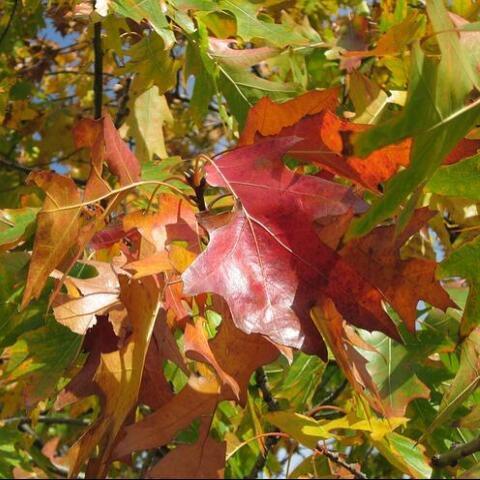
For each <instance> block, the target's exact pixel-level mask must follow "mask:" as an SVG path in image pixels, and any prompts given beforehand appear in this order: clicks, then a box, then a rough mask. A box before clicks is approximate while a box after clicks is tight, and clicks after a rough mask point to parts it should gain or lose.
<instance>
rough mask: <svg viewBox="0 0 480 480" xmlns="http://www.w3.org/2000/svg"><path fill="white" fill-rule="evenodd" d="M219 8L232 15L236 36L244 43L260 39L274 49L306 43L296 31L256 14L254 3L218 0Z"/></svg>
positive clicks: (241, 0) (240, 0)
mask: <svg viewBox="0 0 480 480" xmlns="http://www.w3.org/2000/svg"><path fill="white" fill-rule="evenodd" d="M218 6H219V8H221V9H223V10H226V11H228V12H230V13H232V14H233V15H234V16H235V19H236V20H237V35H238V36H239V37H240V38H242V39H243V40H245V41H250V40H253V39H262V40H265V41H266V42H268V43H270V44H272V45H275V46H276V47H287V46H292V45H302V44H306V43H308V41H307V39H306V38H305V37H303V36H302V35H300V33H299V32H298V31H297V30H294V29H291V28H289V27H288V26H286V25H281V24H277V23H275V22H274V21H273V19H270V18H268V17H265V16H263V18H265V20H262V16H260V15H259V14H258V6H257V5H255V3H253V2H252V3H251V2H246V1H244V0H220V1H219V3H218Z"/></svg>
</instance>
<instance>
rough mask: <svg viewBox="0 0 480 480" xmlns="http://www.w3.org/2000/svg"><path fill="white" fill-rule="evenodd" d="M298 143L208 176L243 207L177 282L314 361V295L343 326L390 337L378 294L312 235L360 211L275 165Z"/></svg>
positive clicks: (278, 144) (259, 147)
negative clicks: (323, 222)
mask: <svg viewBox="0 0 480 480" xmlns="http://www.w3.org/2000/svg"><path fill="white" fill-rule="evenodd" d="M298 141H299V139H298V138H296V137H290V138H287V137H284V138H280V139H272V140H266V141H264V142H260V143H258V144H256V145H253V146H249V147H244V148H239V149H237V150H234V151H232V152H229V153H227V154H225V155H223V156H222V157H220V158H219V159H218V160H217V161H216V162H215V163H214V164H212V165H209V166H208V167H207V180H208V182H209V183H210V184H211V185H213V186H218V187H225V188H228V189H229V190H231V191H232V192H233V193H234V195H235V197H236V198H237V199H238V200H239V204H240V203H241V207H242V208H241V209H239V210H238V211H236V212H235V214H234V215H233V217H232V218H231V219H230V221H229V222H228V223H226V224H225V225H223V226H217V228H211V229H210V244H209V246H208V249H207V250H206V251H205V252H204V253H203V254H202V255H200V256H199V257H198V258H197V260H196V261H195V262H194V263H193V264H192V265H191V267H190V268H189V269H188V270H187V271H186V272H185V273H184V275H183V280H184V282H185V291H186V293H187V294H192V295H194V294H198V293H202V292H206V291H210V292H215V293H218V294H220V295H222V296H223V297H224V298H225V299H226V300H227V302H228V304H229V306H230V309H231V311H232V315H233V318H234V321H235V323H236V324H237V326H238V327H239V328H241V329H242V330H244V331H245V332H247V333H251V332H256V333H260V334H262V335H265V336H267V337H269V338H270V339H271V340H272V341H274V342H276V343H278V344H281V345H286V346H289V347H294V348H300V349H302V350H304V351H306V352H309V353H317V354H319V355H323V356H325V355H326V350H325V346H324V344H323V341H322V340H321V337H320V336H319V334H318V331H317V330H316V329H315V328H314V326H313V324H312V322H311V320H310V318H309V310H310V308H311V307H313V305H314V304H315V301H316V299H317V298H318V295H319V293H320V292H323V293H324V294H326V295H328V296H329V297H331V298H332V299H333V301H334V302H335V304H336V305H337V308H338V309H339V311H340V312H341V313H342V315H344V317H345V318H346V319H348V320H349V321H350V322H351V323H353V324H355V325H357V326H359V327H362V328H366V329H368V330H381V331H383V332H385V333H387V334H389V335H391V336H397V332H396V329H395V327H394V325H393V323H392V322H391V320H390V319H389V317H388V316H387V315H386V313H385V312H384V310H383V308H382V304H381V300H382V294H381V293H380V292H379V291H378V290H377V289H376V288H375V287H373V286H372V285H371V284H370V283H369V282H368V281H366V280H365V279H364V278H362V277H361V276H360V275H359V274H358V273H357V272H356V271H355V269H354V268H352V266H350V265H349V264H348V263H347V262H345V261H344V260H343V259H342V258H341V257H340V256H339V255H338V254H337V253H336V252H335V251H334V250H332V249H331V248H330V247H328V246H327V245H325V244H324V243H323V242H322V241H321V240H320V238H319V236H318V235H317V232H316V230H315V225H314V222H315V221H316V220H319V219H321V218H323V217H326V216H331V215H342V214H345V213H348V212H349V211H353V213H359V212H362V211H364V210H365V204H364V202H363V201H362V200H361V199H360V198H358V197H356V196H355V195H354V194H353V193H352V191H351V190H350V189H348V188H347V187H344V186H342V185H339V184H336V183H333V182H329V181H327V180H323V179H321V178H317V177H309V176H302V175H297V174H295V173H293V172H291V171H290V170H288V169H287V168H286V167H285V166H284V165H283V163H282V160H281V159H282V156H283V155H284V154H285V153H286V152H287V151H288V150H289V149H291V148H292V146H293V145H294V144H295V143H298Z"/></svg>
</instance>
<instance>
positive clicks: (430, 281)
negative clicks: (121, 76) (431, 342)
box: [340, 208, 456, 333]
mask: <svg viewBox="0 0 480 480" xmlns="http://www.w3.org/2000/svg"><path fill="white" fill-rule="evenodd" d="M434 215H435V212H432V211H431V210H429V209H428V208H420V209H418V210H416V211H415V213H414V215H413V216H412V219H411V220H410V222H409V224H408V225H407V227H406V228H405V229H404V230H403V231H402V233H401V234H400V235H396V232H395V225H387V226H380V227H377V228H376V229H374V230H372V231H371V232H370V233H369V234H368V235H367V236H365V237H362V238H359V239H354V240H352V241H351V242H349V243H348V245H346V246H345V247H344V248H343V249H342V250H341V251H340V254H341V255H342V257H343V258H344V259H346V260H347V261H350V262H352V263H353V262H355V265H356V269H357V270H358V271H360V272H361V273H362V275H363V276H364V277H365V278H368V279H369V281H370V282H372V284H373V285H376V286H377V287H378V288H379V289H380V290H381V291H382V293H383V294H384V295H385V298H386V299H387V300H388V302H389V303H390V305H391V306H392V307H393V308H394V309H395V310H396V312H397V313H398V314H399V315H400V317H401V318H402V319H403V321H404V322H405V324H406V326H407V328H408V329H409V330H410V331H411V332H412V333H413V332H414V331H415V319H416V317H417V314H416V311H417V304H418V302H419V301H420V300H425V301H427V302H428V303H430V305H433V306H435V307H438V308H440V309H442V310H446V309H447V308H448V307H455V306H456V305H455V303H454V302H453V301H452V300H451V299H450V297H449V296H448V294H447V292H446V291H445V290H444V289H443V287H442V286H441V285H440V282H439V281H438V280H437V279H436V278H435V269H436V268H437V263H436V262H435V261H433V260H429V259H425V258H409V259H406V260H404V259H402V258H401V257H400V247H401V246H402V245H403V244H404V243H405V242H406V241H407V240H408V239H409V238H410V237H411V236H412V235H413V234H414V233H416V232H417V231H418V230H419V229H420V228H421V227H423V226H424V225H425V223H426V222H427V221H428V220H430V218H432V217H433V216H434Z"/></svg>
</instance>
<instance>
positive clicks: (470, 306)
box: [437, 237, 480, 337]
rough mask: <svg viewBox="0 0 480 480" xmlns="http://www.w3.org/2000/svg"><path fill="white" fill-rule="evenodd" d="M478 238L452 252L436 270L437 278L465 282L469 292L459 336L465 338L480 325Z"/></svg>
mask: <svg viewBox="0 0 480 480" xmlns="http://www.w3.org/2000/svg"><path fill="white" fill-rule="evenodd" d="M479 270H480V237H477V238H476V239H474V240H472V241H471V242H468V243H466V244H464V245H462V246H461V247H460V248H459V249H457V250H454V251H453V252H452V253H451V254H450V255H449V257H448V258H447V259H445V260H444V261H443V262H442V263H441V264H440V266H439V268H438V270H437V276H438V277H439V278H444V277H449V276H450V277H453V276H459V277H462V278H464V279H465V280H467V282H468V284H469V286H470V291H469V293H468V298H467V303H466V306H465V310H464V312H463V317H462V321H461V324H460V336H461V337H466V336H467V335H468V334H469V333H470V332H471V331H472V330H473V329H474V328H475V327H477V326H478V325H479V324H480V302H479V298H480V297H479V295H480V278H479V275H478V272H479Z"/></svg>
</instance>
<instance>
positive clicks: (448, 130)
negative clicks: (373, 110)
mask: <svg viewBox="0 0 480 480" xmlns="http://www.w3.org/2000/svg"><path fill="white" fill-rule="evenodd" d="M427 11H428V14H429V17H430V21H431V22H432V25H433V28H434V30H435V31H436V32H442V34H441V35H437V36H436V38H437V40H438V44H439V47H440V52H441V58H440V61H437V59H436V58H435V57H430V56H427V55H426V54H425V53H424V52H423V50H422V48H421V46H420V44H419V43H416V44H415V45H414V48H413V51H412V58H411V72H410V82H409V83H410V85H409V94H408V97H407V103H406V105H405V107H404V109H403V111H402V112H401V113H400V114H398V115H396V116H394V117H393V118H392V119H391V120H389V121H387V122H385V123H383V124H381V125H378V126H376V127H374V128H372V129H370V130H368V131H366V132H364V133H362V134H361V135H359V137H358V139H357V140H356V142H355V150H356V153H357V154H358V155H360V156H366V155H368V154H370V153H371V152H372V151H374V150H376V149H378V148H380V147H383V146H385V145H389V144H392V143H397V142H399V141H401V140H403V139H404V138H407V137H410V136H411V137H413V139H414V143H413V147H412V152H411V158H410V165H409V166H408V168H406V169H405V170H403V171H401V172H399V173H398V174H397V175H395V176H394V177H393V178H392V179H391V180H390V181H389V182H388V183H387V185H386V187H385V194H384V195H383V197H382V198H381V199H379V200H377V201H376V202H375V203H374V204H373V205H372V207H371V208H370V209H369V211H368V212H367V213H366V214H364V215H363V216H362V217H360V218H359V219H357V220H355V221H354V222H353V224H352V228H351V232H350V233H351V234H352V235H353V236H360V235H365V234H366V233H368V232H369V231H370V230H371V229H372V228H374V227H375V226H376V225H377V224H378V223H379V222H381V221H383V220H385V219H386V218H388V217H390V216H392V215H394V214H395V213H396V212H397V209H398V208H399V206H400V205H401V204H402V202H404V201H405V200H406V199H407V198H408V196H409V195H410V194H411V193H412V192H414V191H415V190H416V189H417V188H419V187H420V186H421V185H422V184H423V183H424V182H425V181H426V180H428V179H429V178H430V177H431V176H432V175H433V174H434V173H435V171H436V169H437V168H438V166H439V165H441V163H442V161H443V159H444V158H445V157H446V156H447V155H448V154H449V153H450V151H451V150H452V149H453V148H454V147H455V145H456V144H457V142H458V141H459V140H460V139H462V138H463V137H464V136H465V135H466V134H467V132H468V131H469V130H470V129H471V128H472V127H473V126H474V125H475V123H476V120H477V118H478V117H479V115H480V101H475V102H473V103H471V104H466V103H465V102H466V97H467V95H468V94H469V93H470V91H471V90H472V88H474V87H477V86H478V75H477V73H476V72H474V71H473V69H472V66H471V65H470V63H469V60H468V58H467V57H466V54H465V52H464V49H463V48H462V46H461V45H460V41H459V38H458V35H457V33H455V32H454V31H453V30H452V22H451V21H450V19H449V17H448V15H447V11H446V9H445V7H444V5H443V2H442V0H432V1H431V2H428V3H427Z"/></svg>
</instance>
